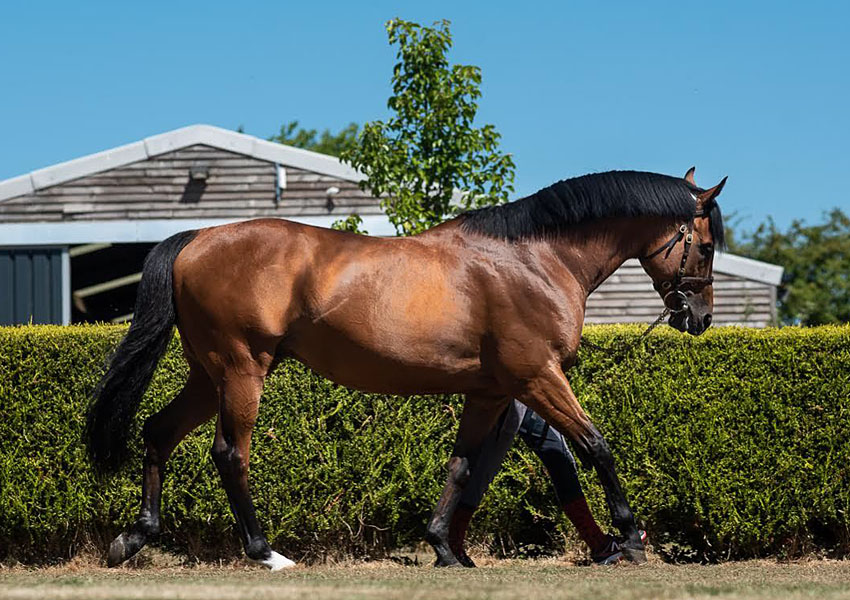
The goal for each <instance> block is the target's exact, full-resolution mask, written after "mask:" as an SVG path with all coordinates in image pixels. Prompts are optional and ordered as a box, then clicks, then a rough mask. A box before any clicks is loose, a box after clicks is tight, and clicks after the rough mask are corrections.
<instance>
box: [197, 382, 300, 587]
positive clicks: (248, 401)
mask: <svg viewBox="0 0 850 600" xmlns="http://www.w3.org/2000/svg"><path fill="white" fill-rule="evenodd" d="M262 390H263V377H262V376H254V375H246V374H244V373H236V372H229V373H225V374H224V376H223V377H222V380H221V382H220V384H219V415H218V424H217V425H216V432H215V441H214V442H213V448H212V457H213V461H214V462H215V465H216V467H217V468H218V472H219V475H220V476H221V481H222V484H223V485H224V489H225V491H226V492H227V499H228V500H229V501H230V507H231V509H232V510H233V515H234V517H236V525H237V527H238V529H239V535H240V537H241V538H242V544H243V546H244V548H245V554H247V555H248V558H250V559H252V560H255V561H257V562H260V563H262V564H263V565H265V566H266V567H268V568H269V569H271V570H272V571H277V570H278V569H285V568H287V567H292V566H294V565H295V563H294V562H292V561H291V560H289V559H288V558H286V557H285V556H282V555H281V554H278V553H277V552H275V551H274V550H272V549H271V547H270V546H269V543H268V541H266V537H265V535H263V531H262V529H261V528H260V523H259V521H258V520H257V513H256V510H255V509H254V503H253V501H252V500H251V494H250V492H249V489H248V463H249V456H250V452H251V432H252V430H253V429H254V423H255V422H256V420H257V411H258V409H259V406H260V394H261V393H262Z"/></svg>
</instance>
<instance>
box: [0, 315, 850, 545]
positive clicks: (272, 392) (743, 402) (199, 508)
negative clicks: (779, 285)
mask: <svg viewBox="0 0 850 600" xmlns="http://www.w3.org/2000/svg"><path fill="white" fill-rule="evenodd" d="M641 330H642V329H641V328H640V327H626V326H616V327H594V328H590V329H589V330H588V331H587V332H586V334H587V335H588V337H589V338H590V339H591V341H593V342H595V343H597V344H603V345H614V344H617V343H620V342H623V341H627V340H630V339H632V338H633V337H634V336H636V335H638V334H639V333H640V331H641ZM124 331H125V328H124V327H120V326H80V327H77V326H75V327H52V326H27V327H15V328H0V558H7V559H8V558H14V559H18V560H23V561H50V560H56V559H60V558H63V557H67V556H69V555H72V554H73V553H75V552H76V550H77V549H78V548H79V547H80V546H81V545H82V544H88V543H91V542H94V543H95V544H97V545H98V546H99V547H101V548H103V547H105V545H106V544H108V541H109V540H110V539H111V537H112V536H113V535H115V534H116V533H117V532H118V531H119V530H120V529H121V528H122V527H123V526H125V525H127V524H129V523H130V522H131V521H132V519H133V518H134V516H135V512H136V510H137V507H138V503H139V495H140V492H139V480H140V472H141V471H140V469H141V467H140V464H141V461H140V457H141V454H140V452H141V444H140V443H138V442H137V443H136V444H135V446H136V448H137V451H136V455H135V456H134V459H133V461H132V464H131V465H130V466H128V467H127V468H126V469H124V471H122V473H121V474H120V475H119V476H117V477H115V478H113V479H110V480H108V481H101V480H97V479H96V478H95V477H94V475H93V474H92V472H91V470H90V468H89V466H88V462H87V459H86V454H85V449H84V447H83V444H82V441H81V435H82V430H83V425H84V411H85V407H86V405H87V397H88V394H89V392H90V390H91V389H92V388H93V387H94V385H95V383H96V380H97V378H98V376H99V374H100V373H101V369H102V366H103V364H104V361H105V358H106V356H107V354H108V352H109V351H110V349H112V348H113V347H114V346H115V345H116V343H117V342H118V340H119V338H120V336H121V335H123V333H124ZM185 372H186V367H185V363H184V362H183V360H182V358H181V356H180V352H179V344H178V343H177V341H176V339H175V341H174V343H173V344H172V346H171V348H170V350H169V352H168V353H167V354H166V356H165V357H164V358H163V360H162V362H161V363H160V367H159V369H158V371H157V374H156V376H155V378H154V381H153V383H152V385H151V388H150V390H149V392H148V394H147V396H146V399H145V402H144V403H143V406H142V415H140V416H141V417H142V418H144V417H145V416H146V415H148V414H150V413H151V412H153V411H155V410H156V409H158V408H159V407H160V406H162V405H163V404H164V403H165V402H167V401H168V398H170V397H171V396H172V395H173V394H175V393H176V392H177V390H179V388H180V386H181V385H182V382H183V379H184V377H185ZM568 376H569V377H570V380H571V382H572V384H573V387H574V389H575V391H576V393H577V394H578V395H579V398H580V399H581V400H582V402H583V404H584V405H585V407H586V408H587V409H588V411H589V412H590V414H591V416H592V417H593V419H594V421H595V422H596V423H597V425H598V426H599V428H600V429H601V430H602V431H603V433H605V435H606V437H607V438H608V440H609V443H610V444H611V446H612V448H613V450H614V452H615V454H616V457H617V465H618V468H619V473H620V475H621V477H622V479H623V481H624V485H625V488H626V491H627V493H628V496H629V498H630V500H631V503H632V507H633V508H634V509H635V513H636V514H637V516H638V519H639V521H641V522H642V523H643V524H644V526H645V527H646V528H647V529H648V531H649V533H650V538H651V539H652V541H653V542H654V543H655V545H656V548H659V547H660V548H662V550H663V551H664V552H665V553H667V554H672V555H673V556H674V557H676V556H681V555H684V554H687V553H690V556H692V557H696V558H701V559H723V558H737V557H752V556H764V555H797V554H800V553H802V552H807V551H812V550H820V551H829V552H831V553H834V554H845V553H847V552H848V551H850V535H848V534H850V520H848V511H850V481H848V469H850V420H849V418H850V408H848V398H850V327H821V328H815V329H798V328H785V329H778V330H777V329H768V330H745V329H737V328H723V329H713V330H710V331H709V332H708V333H706V334H705V335H703V336H701V337H700V338H691V337H689V336H686V335H682V334H679V333H677V332H674V331H672V330H669V329H668V330H663V331H661V330H657V331H656V332H654V333H653V334H652V335H651V336H650V337H649V338H648V340H647V341H646V342H644V343H643V344H641V346H640V347H638V348H636V349H634V350H632V351H631V354H630V356H629V357H627V358H626V359H624V360H620V361H616V362H614V361H611V360H609V359H608V358H607V357H606V356H604V355H602V354H600V353H597V352H590V351H587V352H585V351H582V353H581V355H580V361H579V364H578V365H576V367H574V368H573V369H572V370H571V371H570V372H569V373H568ZM460 404H461V402H460V398H458V397H411V398H400V397H390V396H373V395H367V394H361V393H359V392H353V391H350V390H347V389H345V388H342V387H339V386H336V385H334V384H332V383H330V382H328V381H327V380H324V379H322V378H321V377H319V376H317V375H315V374H313V373H311V372H310V371H309V370H307V369H306V368H305V367H303V366H302V365H300V364H298V363H295V362H291V363H288V364H285V365H283V366H282V367H281V368H279V369H278V370H277V371H276V372H275V373H274V374H273V375H272V376H271V377H270V378H269V381H268V384H267V386H266V391H265V394H264V397H263V402H262V405H261V409H260V417H259V421H258V424H257V427H256V429H255V433H254V446H253V454H252V474H251V485H252V488H253V494H254V499H255V503H256V505H257V508H258V511H259V513H260V517H261V520H262V522H263V525H264V527H265V529H266V532H267V533H268V535H269V538H270V541H272V543H273V545H274V546H275V547H276V548H280V549H282V550H284V551H285V552H286V553H288V554H293V555H295V556H296V557H301V558H317V557H321V556H323V555H327V554H333V555H340V554H353V555H361V556H362V555H379V554H382V553H385V552H387V551H389V550H390V549H392V548H396V547H399V546H403V545H406V544H411V543H417V542H419V541H420V540H421V539H422V537H423V534H424V529H425V522H426V520H427V518H428V516H429V514H430V511H431V509H432V508H433V505H434V503H435V502H436V500H437V498H438V496H439V493H440V490H441V489H442V484H443V481H444V477H445V470H444V465H445V461H446V459H447V458H448V454H449V451H450V449H451V446H452V442H453V437H454V431H455V429H456V426H457V418H456V417H457V416H458V415H459V414H460ZM139 423H141V419H139ZM135 439H137V440H138V437H137V438H135ZM211 440H212V425H211V424H209V425H207V426H205V427H203V428H201V429H200V430H199V431H198V432H196V433H195V434H193V435H191V436H190V437H189V438H187V440H186V441H184V443H183V444H181V446H180V447H179V448H178V449H177V451H176V452H175V454H174V456H173V458H172V460H171V461H170V463H169V469H168V474H167V479H166V484H165V490H164V497H163V513H164V532H163V535H162V543H163V544H164V545H165V546H167V547H170V548H172V549H176V550H180V551H185V552H189V553H191V554H194V555H199V556H222V555H224V556H226V555H229V554H230V553H233V552H234V551H236V550H237V549H238V542H237V540H236V536H235V533H234V532H233V531H232V529H233V520H232V517H231V514H230V510H229V507H228V505H227V501H226V498H225V496H224V493H223V491H222V490H221V486H220V485H219V482H218V478H217V475H216V473H215V468H214V466H213V464H212V461H211V459H210V455H209V447H210V445H211ZM582 477H583V480H584V482H585V483H586V484H587V486H586V487H587V493H588V496H589V498H590V500H591V504H592V505H593V507H594V512H595V514H597V515H599V516H600V517H602V519H601V520H603V521H607V515H606V513H605V510H604V502H603V500H602V493H601V489H600V488H599V486H598V484H597V480H596V477H595V475H594V474H593V473H592V472H588V471H583V472H582ZM474 525H475V532H474V533H476V534H477V535H478V536H479V537H480V538H482V539H483V538H486V539H488V540H489V541H490V543H491V547H492V548H493V549H494V551H497V552H499V553H503V552H505V551H507V552H516V551H520V552H525V553H530V552H532V551H534V550H541V551H558V550H562V549H563V546H564V543H565V540H566V541H567V542H570V540H571V539H572V537H571V536H572V534H571V533H570V528H569V526H568V524H567V523H566V521H565V520H564V519H563V518H562V517H561V516H560V514H559V511H558V509H557V507H556V505H555V501H554V497H553V494H552V493H551V490H550V489H549V485H548V482H547V479H546V476H545V471H544V470H543V468H542V466H541V465H540V463H539V462H538V461H537V459H536V458H535V457H534V456H533V455H532V454H531V453H529V452H528V451H527V450H526V449H525V448H523V447H522V444H521V443H518V444H517V446H516V448H515V449H514V450H513V451H512V453H511V455H509V458H508V460H507V462H506V465H505V468H504V469H503V470H502V471H501V473H500V475H499V476H498V478H497V480H496V482H495V484H494V486H493V488H491V491H490V493H489V494H488V496H487V498H486V499H485V503H484V505H483V506H482V510H481V511H480V513H479V515H478V516H477V518H476V520H475V523H474ZM555 525H556V526H555ZM570 543H571V542H570Z"/></svg>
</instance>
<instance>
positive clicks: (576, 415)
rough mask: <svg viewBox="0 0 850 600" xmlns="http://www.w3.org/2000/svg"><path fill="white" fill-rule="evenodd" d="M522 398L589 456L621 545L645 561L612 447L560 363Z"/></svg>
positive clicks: (632, 556)
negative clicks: (573, 388) (620, 535)
mask: <svg viewBox="0 0 850 600" xmlns="http://www.w3.org/2000/svg"><path fill="white" fill-rule="evenodd" d="M520 399H521V400H522V401H523V402H525V403H526V404H527V405H528V406H530V407H531V408H533V409H534V410H535V411H537V413H538V414H539V415H540V416H541V417H543V418H544V419H546V421H547V422H548V423H549V424H550V425H551V426H553V427H554V428H555V429H557V430H558V431H559V432H560V433H561V434H562V435H563V436H565V437H567V438H568V439H570V440H572V441H573V443H575V445H576V446H577V447H578V449H579V450H580V451H581V452H582V454H584V455H585V456H586V457H588V458H589V459H590V461H591V463H592V464H593V466H594V468H595V469H596V472H597V474H598V475H599V479H600V481H601V483H602V488H603V489H604V490H605V500H606V502H607V504H608V510H609V511H610V512H611V524H612V525H614V527H616V528H617V529H618V530H619V531H620V533H622V534H623V536H625V538H626V541H625V542H623V544H622V545H621V547H622V549H623V554H624V555H625V556H626V558H628V559H629V560H631V561H633V562H638V563H642V562H646V552H645V550H644V545H643V542H642V541H641V538H640V534H639V533H638V530H637V526H636V524H635V518H634V514H633V513H632V509H631V507H629V503H628V501H627V500H626V495H625V493H624V492H623V488H622V486H621V485H620V480H619V478H618V477H617V473H616V471H615V468H614V457H613V455H612V454H611V450H610V449H609V448H608V444H607V443H606V442H605V438H603V437H602V434H601V433H599V430H598V429H596V427H595V426H594V425H593V423H592V422H591V421H590V418H589V417H588V416H587V414H586V413H585V412H584V409H582V407H581V405H580V404H579V402H578V400H577V399H576V396H575V394H574V393H573V390H572V388H571V387H570V384H569V382H568V381H567V378H566V377H565V376H564V373H563V372H562V371H561V369H560V367H559V366H557V365H556V366H553V367H552V368H550V369H547V370H545V371H544V372H543V373H542V374H541V375H540V377H538V378H537V379H535V380H533V381H531V382H529V383H528V389H527V393H525V394H524V395H523V397H521V398H520Z"/></svg>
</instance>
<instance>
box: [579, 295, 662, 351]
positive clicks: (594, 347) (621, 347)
mask: <svg viewBox="0 0 850 600" xmlns="http://www.w3.org/2000/svg"><path fill="white" fill-rule="evenodd" d="M669 314H670V309H669V308H667V307H666V306H665V307H664V310H663V311H661V314H660V315H658V318H657V319H655V321H653V322H652V324H651V325H650V326H649V327H647V328H646V331H644V332H643V333H642V334H640V336H639V337H638V338H637V339H635V340H632V341H631V342H630V343H627V344H620V345H619V347H616V348H606V347H605V346H600V345H599V344H594V343H593V342H591V341H589V340H588V339H587V338H586V337H585V336H581V346H584V347H586V348H590V349H591V350H599V351H600V352H603V353H605V354H607V355H608V356H609V357H619V356H621V355H625V354H626V353H627V352H628V351H629V350H631V349H632V348H634V347H635V346H637V345H638V344H639V343H640V342H641V341H643V339H644V338H645V337H646V336H648V335H649V334H650V332H651V331H652V330H653V329H655V328H656V327H658V326H659V325H660V324H661V322H662V321H663V320H664V319H665V318H666V317H667V315H669Z"/></svg>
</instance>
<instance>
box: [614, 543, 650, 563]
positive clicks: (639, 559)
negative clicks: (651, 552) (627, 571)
mask: <svg viewBox="0 0 850 600" xmlns="http://www.w3.org/2000/svg"><path fill="white" fill-rule="evenodd" d="M620 550H621V551H622V552H623V557H624V558H625V559H626V560H627V561H629V562H632V563H634V564H636V565H642V564H644V563H645V562H646V550H645V549H644V547H643V546H641V547H640V548H633V547H630V546H620Z"/></svg>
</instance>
